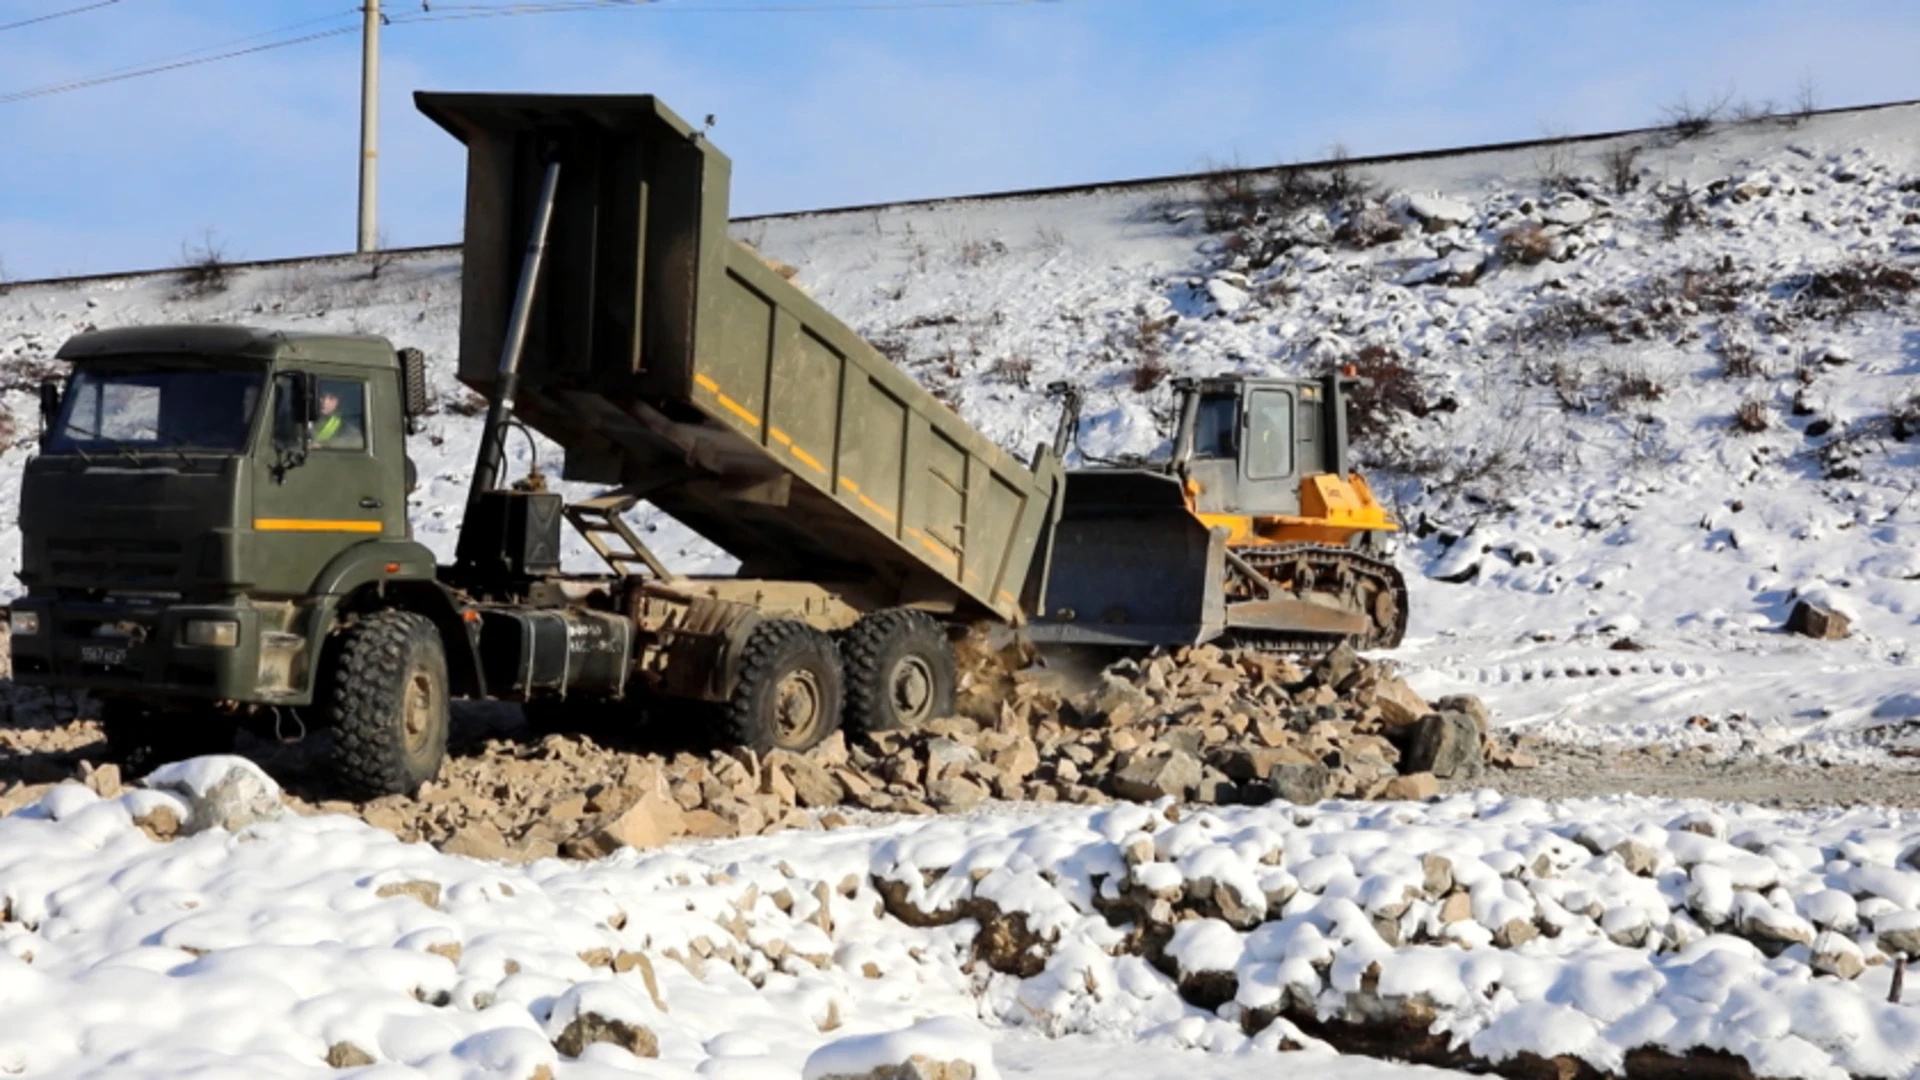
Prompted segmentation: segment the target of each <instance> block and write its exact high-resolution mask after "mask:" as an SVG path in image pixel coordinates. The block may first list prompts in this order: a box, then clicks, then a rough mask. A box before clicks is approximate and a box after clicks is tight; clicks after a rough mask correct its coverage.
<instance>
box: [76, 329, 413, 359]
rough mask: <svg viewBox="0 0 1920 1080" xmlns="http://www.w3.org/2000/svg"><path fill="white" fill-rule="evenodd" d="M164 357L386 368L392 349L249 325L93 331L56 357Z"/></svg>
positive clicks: (377, 340)
mask: <svg viewBox="0 0 1920 1080" xmlns="http://www.w3.org/2000/svg"><path fill="white" fill-rule="evenodd" d="M164 354H177V355H190V356H219V357H236V358H242V359H252V360H266V361H275V360H317V359H322V358H324V359H326V360H329V361H333V362H336V363H346V364H362V365H366V366H368V367H392V366H393V345H392V343H391V342H389V341H388V340H387V339H386V338H383V337H374V336H371V335H364V334H303V333H293V332H289V331H285V330H266V329H261V328H259V327H251V326H224V325H222V326H210V325H196V324H178V325H171V326H129V327H123V328H121V329H117V330H93V331H89V332H88V333H84V334H80V335H77V336H75V337H73V338H72V339H70V340H68V342H67V343H66V344H65V345H63V346H61V348H60V352H59V353H58V354H57V356H56V358H57V359H60V360H82V359H93V358H96V357H109V356H153V355H164Z"/></svg>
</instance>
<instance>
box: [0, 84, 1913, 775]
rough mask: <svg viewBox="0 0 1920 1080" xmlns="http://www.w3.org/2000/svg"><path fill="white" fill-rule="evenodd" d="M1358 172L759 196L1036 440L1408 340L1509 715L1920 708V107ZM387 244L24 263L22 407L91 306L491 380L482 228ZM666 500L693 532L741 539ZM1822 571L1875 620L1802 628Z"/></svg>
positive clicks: (1863, 729)
mask: <svg viewBox="0 0 1920 1080" xmlns="http://www.w3.org/2000/svg"><path fill="white" fill-rule="evenodd" d="M1630 149H1631V150H1632V152H1631V153H1629V150H1630ZM738 167H739V168H742V169H751V168H753V163H752V162H751V161H742V162H740V163H739V164H738ZM1348 173H1349V174H1350V175H1348V176H1346V179H1348V180H1351V181H1353V183H1351V184H1349V189H1350V190H1349V191H1348V192H1346V193H1345V194H1346V196H1347V197H1346V198H1345V199H1344V201H1341V202H1339V203H1337V204H1336V202H1335V200H1334V198H1333V194H1334V193H1330V192H1329V191H1328V190H1327V187H1328V179H1329V177H1332V176H1333V174H1331V173H1329V172H1327V171H1325V170H1322V171H1320V172H1318V173H1314V174H1312V178H1311V179H1309V180H1308V181H1307V182H1305V183H1295V184H1294V185H1292V187H1291V188H1290V189H1289V190H1288V191H1286V192H1284V193H1281V194H1274V193H1273V190H1272V189H1273V188H1274V186H1275V185H1276V184H1277V183H1278V181H1276V180H1275V179H1274V178H1272V177H1266V178H1258V179H1257V180H1256V182H1255V188H1256V189H1257V191H1256V194H1258V195H1259V198H1258V200H1257V205H1255V204H1254V203H1253V202H1248V201H1246V200H1242V199H1241V198H1239V196H1240V194H1241V192H1240V191H1239V190H1237V189H1236V188H1235V187H1234V186H1233V185H1232V184H1229V183H1224V182H1221V181H1214V182H1200V183H1189V184H1179V185H1170V186H1164V187H1157V188H1127V189H1116V190H1111V191H1104V192H1102V191H1096V192H1091V193H1084V194H1078V195H1065V196H1050V197H1039V198H1017V199H983V200H976V201H969V202H959V203H948V204H939V205H930V206H911V207H898V208H891V209H884V210H878V211H862V212H848V213H836V214H821V215H811V216H799V217H791V218H781V219H768V220H761V221H753V222H744V223H741V224H740V225H739V226H738V227H737V230H736V231H737V233H738V235H739V236H740V237H741V238H742V239H746V240H749V241H751V242H753V243H754V244H756V245H757V246H759V247H760V248H761V249H762V250H763V251H764V252H766V253H767V254H768V255H769V256H771V257H774V258H777V259H780V260H783V261H786V262H788V263H791V264H793V265H794V266H796V267H797V268H798V269H799V278H798V280H799V281H800V282H801V283H802V284H804V285H805V286H806V287H807V288H808V289H809V290H810V291H811V292H812V293H813V294H814V295H815V296H816V297H818V298H819V299H820V300H821V301H822V302H823V303H824V304H825V305H826V306H827V307H828V309H830V310H832V311H834V312H836V313H838V314H840V315H841V316H842V317H843V318H845V319H846V320H848V321H849V322H850V323H851V324H853V325H854V326H855V327H856V328H857V329H859V330H860V331H862V332H863V333H864V334H866V335H867V336H868V337H869V338H870V339H871V340H873V341H875V342H876V343H877V344H879V345H881V346H882V347H883V349H885V350H886V351H888V352H889V353H890V354H892V355H894V356H896V357H897V358H898V359H900V360H901V361H902V362H903V363H904V365H905V366H906V368H907V369H908V370H909V371H911V372H912V373H913V374H914V375H915V376H916V377H917V378H919V379H920V380H921V381H922V382H923V383H925V384H926V385H928V386H930V387H932V388H934V389H935V390H936V391H938V392H939V393H941V394H942V395H943V396H944V397H946V398H947V399H948V400H950V401H951V402H953V403H954V404H955V406H956V407H957V408H958V409H959V411H960V412H961V413H962V414H963V415H964V416H965V417H967V419H969V420H970V421H972V422H973V423H975V424H977V425H978V426H980V427H981V428H982V429H983V430H984V431H986V432H987V433H988V434H989V435H991V436H992V437H993V438H994V439H996V440H997V441H999V442H1000V443H1002V444H1003V445H1005V446H1007V447H1008V448H1010V449H1013V450H1015V451H1016V452H1019V453H1022V454H1024V453H1025V452H1026V451H1027V450H1028V449H1030V448H1031V446H1032V445H1033V444H1034V443H1035V442H1037V441H1040V440H1041V439H1043V438H1045V437H1047V436H1048V434H1049V433H1050V431H1051V428H1052V425H1053V422H1054V411H1053V409H1052V407H1051V406H1050V405H1049V404H1048V403H1047V402H1046V400H1045V396H1044V393H1043V390H1042V388H1043V387H1044V386H1045V385H1046V384H1047V383H1048V382H1049V381H1052V380H1054V379H1068V380H1071V381H1073V382H1075V383H1077V384H1078V385H1080V386H1081V387H1083V388H1084V389H1085V390H1086V391H1087V393H1088V395H1089V401H1088V407H1087V411H1086V416H1085V420H1084V423H1083V426H1082V430H1081V433H1080V447H1081V449H1082V450H1083V451H1085V452H1086V453H1087V454H1089V455H1092V456H1099V457H1105V458H1111V457H1115V456H1117V455H1121V454H1126V453H1151V452H1154V451H1155V450H1156V449H1158V448H1159V447H1160V446H1161V444H1162V443H1163V442H1164V438H1165V433H1166V430H1167V423H1168V420H1169V415H1168V413H1169V410H1168V406H1169V403H1170V400H1171V389H1170V387H1169V386H1168V385H1167V384H1166V382H1165V381H1164V380H1163V378H1162V374H1163V373H1162V370H1161V369H1162V368H1164V369H1166V370H1168V371H1171V372H1173V373H1176V374H1187V373H1191V374H1207V373H1212V372H1218V371H1228V370H1238V371H1247V372H1256V373H1269V372H1284V373H1292V372H1303V371H1304V372H1319V371H1323V370H1325V369H1326V368H1327V367H1328V366H1329V365H1331V364H1336V363H1345V362H1354V363H1358V364H1359V365H1360V366H1361V367H1363V368H1365V369H1366V370H1367V371H1368V372H1370V373H1374V374H1378V375H1384V376H1386V377H1387V378H1386V380H1385V382H1386V383H1387V384H1388V388H1389V389H1391V390H1392V391H1393V392H1394V394H1395V395H1396V398H1395V400H1397V401H1398V402H1399V403H1400V404H1401V405H1404V406H1407V407H1409V408H1411V409H1412V410H1413V411H1414V412H1419V413H1422V414H1424V415H1423V416H1417V417H1416V416H1413V415H1409V414H1405V413H1389V414H1388V415H1387V419H1386V428H1385V431H1386V434H1385V435H1383V436H1380V437H1376V438H1375V440H1374V441H1373V443H1372V445H1371V446H1370V447H1369V448H1368V450H1367V452H1368V453H1369V454H1370V455H1371V456H1372V458H1373V459H1374V460H1376V461H1377V462H1379V464H1378V465H1376V466H1375V467H1374V469H1373V474H1374V477H1375V480H1376V486H1378V487H1381V488H1383V489H1385V490H1387V491H1389V492H1390V493H1391V494H1392V496H1393V498H1394V501H1395V504H1396V506H1397V508H1398V509H1399V511H1400V513H1401V514H1402V515H1403V518H1404V520H1405V521H1407V522H1408V523H1409V525H1412V526H1417V527H1416V528H1413V529H1411V530H1410V531H1409V533H1408V534H1407V537H1406V543H1405V545H1404V547H1403V550H1402V552H1401V555H1400V558H1401V560H1402V565H1403V567H1404V569H1405V570H1406V572H1407V573H1408V575H1409V576H1410V578H1412V579H1413V582H1414V596H1413V601H1414V622H1413V629H1412V632H1411V634H1410V637H1409V640H1408V642H1407V644H1406V646H1405V647H1404V648H1403V649H1402V650H1401V651H1400V654H1399V656H1400V658H1401V659H1402V660H1403V661H1404V662H1405V663H1406V664H1407V665H1408V667H1410V668H1412V669H1414V670H1415V671H1416V672H1417V673H1418V679H1417V682H1418V683H1419V685H1420V686H1421V687H1422V689H1424V690H1428V691H1431V692H1434V693H1442V692H1450V691H1454V690H1466V691H1471V692H1474V693H1478V694H1481V695H1482V696H1484V697H1486V698H1487V699H1488V700H1489V701H1490V703H1492V704H1493V705H1494V707H1495V709H1496V711H1498V712H1499V713H1500V714H1501V721H1502V722H1503V723H1506V724H1509V725H1526V726H1530V727H1532V728H1534V729H1536V730H1539V731H1541V732H1543V733H1546V734H1549V735H1554V736H1558V737H1566V738H1576V739H1588V738H1618V739H1631V740H1659V741H1672V742H1711V743H1717V744H1719V745H1722V746H1723V747H1725V748H1734V747H1742V746H1745V747H1748V748H1750V749H1753V750H1756V751H1767V750H1774V749H1780V748H1788V749H1790V750H1792V751H1793V752H1796V753H1802V752H1804V753H1811V754H1814V755H1817V756H1826V757H1867V758H1872V757H1876V756H1878V755H1879V754H1880V753H1881V749H1880V748H1882V747H1884V746H1885V745H1886V744H1888V743H1889V742H1891V741H1896V740H1898V739H1899V738H1900V737H1901V731H1902V729H1903V728H1904V727H1905V726H1906V725H1907V723H1908V722H1910V721H1913V720H1915V719H1920V692H1917V691H1916V690H1915V687H1916V686H1920V655H1916V652H1915V650H1914V648H1913V640H1914V638H1915V636H1916V635H1915V628H1916V624H1917V623H1920V498H1916V497H1915V492H1914V489H1915V486H1916V477H1920V468H1916V467H1917V466H1920V437H1915V432H1914V428H1915V427H1916V425H1920V417H1916V416H1915V414H1916V413H1920V405H1916V404H1914V403H1913V402H1914V395H1915V394H1917V393H1920V330H1916V329H1914V328H1913V313H1914V311H1915V310H1916V306H1915V302H1916V301H1920V292H1915V291H1913V288H1912V287H1913V281H1914V275H1915V274H1920V108H1916V107H1898V108H1889V109H1881V110H1869V111H1862V112H1854V113H1840V114H1833V115H1828V116H1821V117H1815V118H1813V119H1811V120H1809V121H1807V122H1805V123H1803V124H1799V125H1796V126H1789V125H1787V124H1785V123H1783V122H1780V121H1763V122H1759V123H1755V124H1748V125H1742V126H1738V127H1723V128H1719V129H1716V130H1715V131H1713V132H1710V133H1708V134H1706V135H1704V136H1701V137H1698V138H1693V139H1689V140H1679V139H1677V138H1676V137H1674V136H1672V135H1671V134H1649V135H1646V136H1643V137H1631V138H1623V139H1619V140H1613V141H1606V142H1589V143H1582V144H1577V145H1571V146H1563V147H1560V148H1557V149H1556V148H1544V149H1526V150H1510V151H1504V152H1491V153H1480V154H1472V155H1460V156H1454V157H1440V158H1430V159H1423V160H1418V161H1410V162H1402V163H1389V164H1382V165H1376V166H1361V167H1356V168H1354V169H1351V170H1348ZM1334 179H1336V180H1338V179H1340V178H1339V177H1334ZM1362 189H1364V190H1362ZM369 269H370V267H369V265H368V264H367V263H366V262H364V261H361V260H354V259H341V260H331V261H316V262H313V263H307V264H299V265H293V266H283V267H273V268H262V269H256V270H246V271H240V272H237V273H236V274H235V275H234V276H233V280H232V281H231V282H230V284H229V286H228V287H227V288H226V289H225V290H224V291H221V292H218V293H214V294H211V295H205V296H198V297H189V296H185V295H183V288H182V285H181V284H180V282H179V281H178V280H177V279H176V277H175V276H174V275H153V276H145V277H134V278H126V279H117V280H99V281H94V282H88V283H85V284H82V285H78V286H34V285H23V286H17V287H15V288H13V289H12V290H11V291H10V292H8V293H7V294H6V295H5V296H0V364H5V365H6V366H7V368H8V370H9V371H10V372H12V373H14V374H13V376H12V377H11V378H10V379H9V381H8V382H7V384H6V385H7V386H8V389H7V391H6V396H5V399H4V400H5V404H6V406H7V407H8V408H9V409H10V410H11V411H12V413H13V414H14V418H15V420H14V423H15V429H16V431H17V432H21V433H27V432H31V431H32V430H33V428H34V425H35V423H36V421H35V420H34V419H33V403H32V402H33V399H32V393H31V386H32V383H33V381H34V379H35V378H36V377H37V376H35V375H33V374H32V372H33V371H34V370H35V369H36V366H37V361H39V360H41V359H43V358H45V357H46V356H48V355H50V353H51V352H52V350H53V349H55V348H56V347H57V346H58V344H59V342H60V341H61V340H62V339H63V338H64V337H65V336H67V335H68V334H71V333H73V332H74V331H76V330H79V329H82V328H85V327H88V326H100V327H108V326H122V325H128V324H132V323H140V322H154V321H180V320H203V319H204V320H219V321H236V322H248V323H256V324H262V325H268V326H277V327H286V328H291V329H320V328H326V329H335V330H353V331H370V332H376V333H382V334H386V335H388V336H390V337H391V338H392V339H393V340H394V341H395V342H396V343H400V344H411V345H417V346H420V347H422V348H424V349H425V350H426V351H427V353H428V355H429V357H430V358H431V359H432V361H433V363H434V364H435V372H436V376H435V379H436V384H437V387H438V389H439V391H440V393H441V395H442V400H443V401H446V402H449V403H452V402H456V401H459V400H461V399H462V398H464V397H465V391H463V390H461V389H459V388H458V387H457V386H456V385H455V384H454V383H453V381H452V378H451V373H450V368H451V361H452V351H453V348H454V342H455V328H456V323H457V319H458V302H457V294H458V289H457V285H458V276H459V264H458V260H457V256H456V255H455V254H452V253H446V254H439V253H427V254H417V255H410V256H405V257H402V258H400V259H398V260H397V261H395V262H393V263H392V264H391V265H387V266H385V267H384V268H382V270H381V272H380V273H379V275H378V277H377V278H372V277H370V276H369ZM1149 384H1151V385H1149ZM1142 387H1146V388H1145V389H1142ZM1743 410H1744V413H1745V416H1746V417H1747V419H1748V420H1749V421H1750V422H1751V425H1752V426H1755V427H1760V428H1761V430H1758V431H1754V432H1746V431H1742V430H1739V429H1738V427H1737V426H1736V423H1735V418H1736V415H1738V414H1741V413H1742V412H1743ZM1903 410H1905V412H1904V416H1905V419H1901V416H1902V415H1903ZM476 427H477V420H475V419H473V418H471V417H468V416H462V415H459V414H458V413H457V412H446V413H443V414H441V415H439V416H436V417H434V418H432V420H431V421H430V423H429V425H428V428H427V431H426V433H425V434H424V435H423V436H421V437H420V438H419V439H418V440H416V446H415V448H414V451H413V452H414V455H415V457H416V459H417V460H418V461H419V463H420V466H421V474H422V476H423V483H422V486H421V489H420V491H419V492H418V493H417V495H416V498H415V500H414V506H413V517H414V521H415V526H416V530H417V532H418V534H419V535H420V536H421V538H422V539H423V540H424V541H425V542H426V543H428V544H429V545H431V546H433V547H435V548H436V550H438V551H440V552H441V553H442V554H443V555H445V554H450V552H451V547H452V542H453V537H454V529H455V526H456V518H457V512H458V505H459V500H460V498H461V496H462V495H463V493H464V491H465V484H466V479H465V478H466V472H467V469H468V468H469V465H470V462H471V460H472V456H473V455H472V450H473V440H474V435H475V428H476ZM1902 437H1904V438H1905V440H1906V441H1902ZM30 452H31V440H30V439H29V438H25V437H20V436H16V442H15V445H14V446H13V447H12V448H11V449H9V450H7V451H6V452H5V454H4V456H0V522H3V523H4V524H5V526H6V532H5V533H4V534H0V569H4V570H11V569H13V568H14V567H15V565H16V564H17V554H16V552H17V542H18V538H17V532H16V531H14V530H13V528H12V523H11V520H10V516H11V511H12V507H13V506H14V505H15V502H16V494H17V485H18V476H19V464H20V462H21V461H22V460H24V458H25V456H26V455H27V454H29V453H30ZM513 452H514V453H515V454H516V455H521V458H520V460H522V461H524V449H523V447H522V445H521V443H520V441H519V440H515V441H514V444H513ZM546 452H547V453H548V454H549V455H551V454H552V452H553V451H552V448H551V447H547V448H546ZM543 464H544V465H546V466H547V467H549V468H550V469H551V468H552V467H553V466H554V465H555V464H557V463H556V462H554V461H552V460H551V459H550V460H548V461H546V462H543ZM647 524H648V525H649V526H650V527H652V528H654V529H655V530H656V532H655V534H654V536H653V539H654V540H655V541H656V542H657V543H658V545H659V547H660V549H661V550H662V552H663V553H664V554H665V555H666V556H668V557H669V558H670V559H672V560H673V561H675V562H676V563H677V564H679V565H680V566H682V567H684V568H689V569H693V568H710V569H720V568H724V567H726V566H727V565H729V563H728V560H727V559H726V558H725V557H724V556H723V555H720V554H719V553H716V552H714V551H713V550H712V549H710V548H708V547H707V546H706V545H704V544H703V543H701V542H700V541H699V540H698V539H697V538H695V537H691V536H689V535H688V534H686V533H685V532H684V530H680V529H679V528H678V527H677V526H674V525H673V524H672V523H671V522H666V521H664V520H656V519H653V518H649V519H648V520H647ZM572 554H573V557H575V558H576V559H582V560H584V559H585V558H587V555H586V552H585V549H584V548H583V547H579V546H577V545H576V547H575V549H574V551H573V553H572ZM582 565H585V563H584V562H583V563H582ZM14 587H16V588H17V586H14ZM1796 597H1812V598H1816V599H1819V600H1821V601H1822V602H1825V603H1828V604H1830V605H1832V606H1833V607H1836V608H1838V609H1840V610H1842V611H1844V612H1846V613H1847V614H1849V615H1851V616H1852V617H1853V619H1854V636H1853V637H1852V638H1851V639H1849V640H1845V641H1838V642H1826V641H1821V642H1816V641H1810V640H1806V639H1803V638H1797V637H1790V636H1787V635H1784V634H1783V633H1781V632H1780V630H1779V627H1780V626H1781V624H1782V622H1783V621H1784V619H1785V616H1786V614H1787V612H1788V609H1789V608H1790V607H1791V605H1792V601H1793V600H1794V599H1795V598H1796Z"/></svg>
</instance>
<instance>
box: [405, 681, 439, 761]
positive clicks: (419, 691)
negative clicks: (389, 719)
mask: <svg viewBox="0 0 1920 1080" xmlns="http://www.w3.org/2000/svg"><path fill="white" fill-rule="evenodd" d="M400 720H401V724H402V726H403V730H404V734H405V736H406V741H407V749H409V750H418V749H420V748H421V747H422V746H425V745H426V742H427V733H428V732H429V731H431V730H432V729H433V680H432V679H430V678H428V677H427V673H426V672H424V671H416V672H414V673H413V677H412V678H410V679H408V680H407V700H406V707H405V708H404V709H402V710H401V718H400Z"/></svg>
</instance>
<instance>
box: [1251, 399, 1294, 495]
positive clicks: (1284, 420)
mask: <svg viewBox="0 0 1920 1080" xmlns="http://www.w3.org/2000/svg"><path fill="white" fill-rule="evenodd" d="M1245 400H1246V411H1245V413H1243V414H1242V417H1241V439H1240V506H1239V509H1240V510H1241V512H1243V513H1248V514H1255V515H1267V514H1298V513H1299V512H1300V461H1299V455H1298V454H1297V453H1296V451H1297V449H1298V444H1297V442H1296V441H1295V439H1294V431H1293V418H1294V392H1293V390H1291V389H1283V388H1279V387H1252V388H1249V389H1248V391H1247V395H1246V399H1245Z"/></svg>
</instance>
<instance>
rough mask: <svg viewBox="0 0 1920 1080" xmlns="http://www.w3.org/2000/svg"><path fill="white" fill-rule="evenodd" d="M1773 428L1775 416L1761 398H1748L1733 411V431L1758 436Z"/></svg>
mask: <svg viewBox="0 0 1920 1080" xmlns="http://www.w3.org/2000/svg"><path fill="white" fill-rule="evenodd" d="M1772 426H1773V414H1772V412H1771V411H1770V410H1768V408H1767V403H1766V402H1764V401H1762V400H1760V399H1759V398H1748V399H1747V400H1745V401H1743V402H1741V403H1740V407H1739V408H1737V409H1735V410H1734V411H1733V429H1734V430H1735V431H1738V432H1742V433H1745V434H1748V435H1758V434H1759V433H1760V432H1763V431H1765V430H1767V429H1768V428H1770V427H1772Z"/></svg>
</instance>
